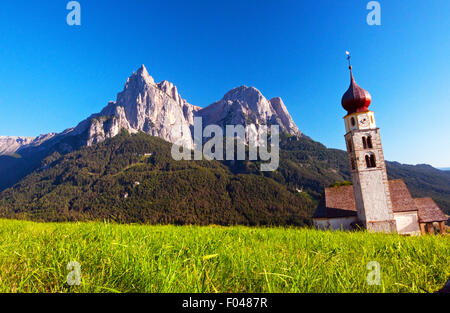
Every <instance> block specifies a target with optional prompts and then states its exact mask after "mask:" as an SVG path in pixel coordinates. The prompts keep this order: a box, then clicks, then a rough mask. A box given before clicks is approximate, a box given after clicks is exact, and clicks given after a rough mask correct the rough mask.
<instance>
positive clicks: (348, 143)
mask: <svg viewBox="0 0 450 313" xmlns="http://www.w3.org/2000/svg"><path fill="white" fill-rule="evenodd" d="M347 150H348V152H352V143H351V141H350V140H347Z"/></svg>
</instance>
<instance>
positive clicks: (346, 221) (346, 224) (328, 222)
mask: <svg viewBox="0 0 450 313" xmlns="http://www.w3.org/2000/svg"><path fill="white" fill-rule="evenodd" d="M356 221H357V218H356V216H350V217H336V218H317V219H316V218H315V219H314V227H316V228H317V229H322V230H328V229H330V230H351V224H352V223H353V222H356Z"/></svg>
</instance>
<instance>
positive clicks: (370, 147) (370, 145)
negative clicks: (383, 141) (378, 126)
mask: <svg viewBox="0 0 450 313" xmlns="http://www.w3.org/2000/svg"><path fill="white" fill-rule="evenodd" d="M367 147H368V148H369V149H372V148H373V145H372V136H369V137H367Z"/></svg>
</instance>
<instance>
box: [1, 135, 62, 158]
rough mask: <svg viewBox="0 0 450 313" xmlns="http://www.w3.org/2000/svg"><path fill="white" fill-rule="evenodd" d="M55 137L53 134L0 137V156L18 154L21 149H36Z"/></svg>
mask: <svg viewBox="0 0 450 313" xmlns="http://www.w3.org/2000/svg"><path fill="white" fill-rule="evenodd" d="M55 135H56V134H55V133H49V134H45V135H39V136H37V137H8V136H0V155H11V154H14V153H16V152H20V150H22V149H23V148H27V147H38V146H40V145H41V144H42V143H43V142H45V141H47V140H48V139H50V138H52V137H54V136H55Z"/></svg>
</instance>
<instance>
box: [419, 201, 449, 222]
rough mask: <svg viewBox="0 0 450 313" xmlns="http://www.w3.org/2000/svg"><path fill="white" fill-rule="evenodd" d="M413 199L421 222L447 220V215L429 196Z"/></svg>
mask: <svg viewBox="0 0 450 313" xmlns="http://www.w3.org/2000/svg"><path fill="white" fill-rule="evenodd" d="M414 201H415V202H416V205H417V207H418V208H419V221H420V222H421V223H429V222H442V221H446V220H447V217H446V216H445V214H444V213H443V212H442V211H441V209H439V207H438V206H437V204H436V202H434V201H433V199H431V198H429V197H427V198H416V199H414Z"/></svg>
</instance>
